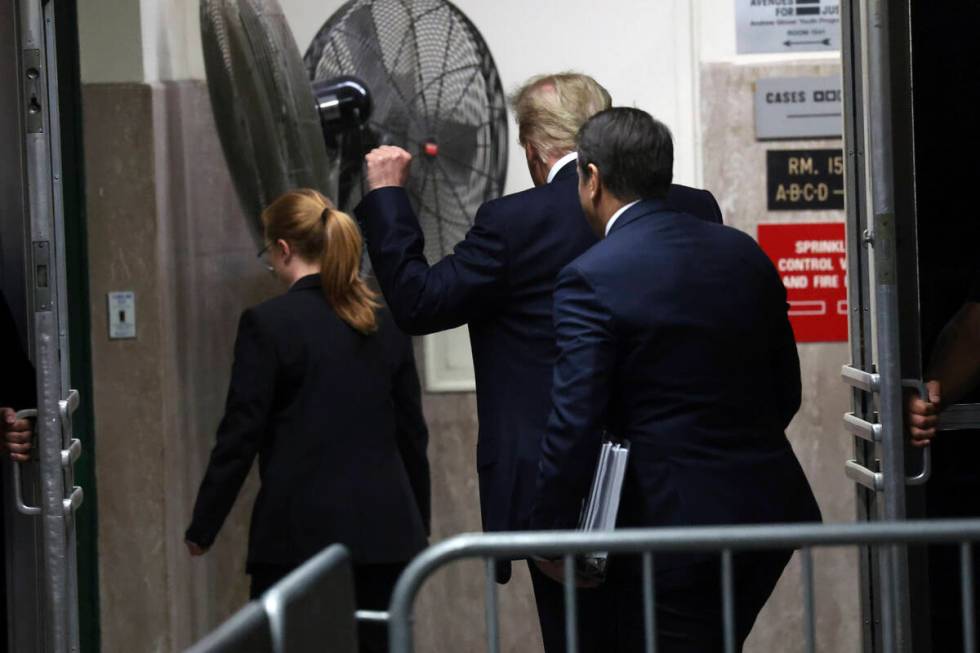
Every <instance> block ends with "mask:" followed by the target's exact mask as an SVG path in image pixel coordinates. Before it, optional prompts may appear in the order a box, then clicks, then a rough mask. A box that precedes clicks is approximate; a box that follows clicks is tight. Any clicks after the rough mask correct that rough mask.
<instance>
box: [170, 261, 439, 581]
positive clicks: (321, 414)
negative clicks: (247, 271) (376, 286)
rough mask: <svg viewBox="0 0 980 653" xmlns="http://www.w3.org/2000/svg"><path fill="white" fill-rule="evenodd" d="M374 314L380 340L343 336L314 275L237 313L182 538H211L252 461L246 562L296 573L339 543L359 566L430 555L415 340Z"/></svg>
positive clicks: (345, 331) (345, 330)
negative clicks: (213, 434) (255, 476)
mask: <svg viewBox="0 0 980 653" xmlns="http://www.w3.org/2000/svg"><path fill="white" fill-rule="evenodd" d="M378 317H379V325H380V329H379V331H378V332H377V333H375V334H372V335H369V336H364V335H361V334H360V333H358V332H357V331H355V330H354V329H352V328H351V327H350V326H348V325H347V324H346V323H345V322H343V321H342V320H341V319H340V318H338V317H337V315H336V314H335V313H334V311H333V309H331V308H330V306H329V304H328V303H327V301H326V298H325V297H324V296H323V291H322V289H321V286H320V277H319V275H311V276H308V277H303V278H302V279H300V280H299V281H297V282H296V283H295V284H294V285H293V287H292V288H290V290H289V292H287V293H286V294H284V295H281V296H279V297H276V298H274V299H271V300H269V301H267V302H264V303H262V304H259V305H258V306H256V307H254V308H251V309H248V310H247V311H245V313H244V314H243V315H242V318H241V322H240V324H239V327H238V339H237V341H236V343H235V362H234V366H233V367H232V373H231V386H230V389H229V391H228V402H227V406H226V408H225V416H224V418H223V419H222V420H221V425H220V426H219V427H218V437H217V443H216V444H215V446H214V450H213V451H212V453H211V461H210V463H209V464H208V469H207V473H206V474H205V476H204V480H203V482H202V483H201V489H200V492H199V493H198V497H197V503H196V505H195V506H194V519H193V522H192V523H191V526H190V528H189V529H188V530H187V538H188V539H189V540H190V541H192V542H196V543H198V544H201V545H204V546H208V545H210V544H211V542H212V541H213V540H214V538H215V535H217V533H218V530H219V529H220V528H221V525H222V523H223V522H224V520H225V517H226V516H227V515H228V512H229V510H230V509H231V507H232V504H233V503H234V501H235V497H236V495H237V494H238V491H239V489H240V488H241V485H242V483H243V481H244V480H245V477H246V475H247V474H248V471H249V469H250V468H251V466H252V461H253V459H254V458H255V455H256V453H257V454H258V457H259V475H260V478H261V489H260V490H259V495H258V498H257V499H256V501H255V507H254V510H253V512H252V525H251V529H250V536H249V552H248V563H249V565H253V564H256V563H261V564H276V565H295V564H298V563H301V562H303V561H304V560H306V559H307V558H309V557H311V556H312V555H313V554H315V553H316V552H318V551H319V550H320V549H322V548H323V547H325V546H327V545H329V544H332V543H334V542H340V543H343V544H345V545H347V546H348V547H349V548H350V549H351V552H352V555H353V557H354V560H355V561H356V562H359V563H384V562H400V561H405V560H408V559H410V558H411V557H412V556H414V555H415V554H416V553H418V552H419V551H420V550H421V549H422V548H424V547H425V545H426V533H427V531H428V524H429V466H428V461H427V459H426V444H427V441H428V431H427V430H426V426H425V421H424V419H423V417H422V410H421V403H420V394H421V392H420V388H419V382H418V375H417V373H416V370H415V360H414V357H413V353H412V344H411V340H410V339H409V338H408V337H407V336H405V335H404V334H402V333H401V332H399V331H398V330H397V328H395V325H394V324H393V323H392V321H391V318H390V315H389V314H388V313H387V312H384V311H383V312H381V313H380V314H379V316H378Z"/></svg>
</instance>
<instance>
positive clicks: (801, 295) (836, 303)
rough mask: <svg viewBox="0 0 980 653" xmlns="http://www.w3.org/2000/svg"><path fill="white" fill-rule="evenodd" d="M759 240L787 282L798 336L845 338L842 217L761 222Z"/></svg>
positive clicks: (791, 316)
mask: <svg viewBox="0 0 980 653" xmlns="http://www.w3.org/2000/svg"><path fill="white" fill-rule="evenodd" d="M759 245H760V246H761V247H762V249H763V250H764V251H765V252H766V254H768V255H769V258H770V259H772V262H773V265H775V266H776V270H778V271H779V276H780V277H781V278H782V280H783V285H784V286H786V297H787V301H788V302H789V321H790V323H792V325H793V333H795V334H796V341H797V342H842V341H846V340H847V248H846V246H845V243H844V223H842V222H824V223H810V224H760V225H759Z"/></svg>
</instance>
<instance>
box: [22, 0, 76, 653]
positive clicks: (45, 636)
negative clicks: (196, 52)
mask: <svg viewBox="0 0 980 653" xmlns="http://www.w3.org/2000/svg"><path fill="white" fill-rule="evenodd" d="M14 6H15V7H16V9H15V16H16V21H17V39H16V47H17V51H18V55H19V65H18V70H19V72H20V75H19V77H20V93H19V96H20V102H21V104H20V106H21V111H20V126H21V134H22V138H23V145H22V146H23V150H22V156H23V158H22V162H23V175H22V178H23V183H24V186H25V191H26V195H25V208H26V216H27V220H28V229H27V231H28V234H29V236H30V238H29V246H28V249H29V251H28V252H27V254H26V259H27V261H28V262H29V272H28V275H27V277H28V278H27V281H28V287H27V303H28V306H29V307H30V315H31V326H32V329H31V333H32V339H31V340H32V344H33V347H32V353H33V356H32V358H33V360H34V363H35V366H36V370H37V421H36V427H35V430H36V434H37V435H36V452H37V459H38V460H37V469H38V476H39V483H38V492H37V497H36V499H37V502H36V503H34V504H31V505H28V504H29V502H30V501H31V499H27V500H25V501H20V500H19V499H18V501H17V504H18V505H17V509H18V510H19V511H20V512H21V513H22V514H24V515H27V516H29V517H31V519H33V521H34V522H35V523H36V528H39V530H40V545H41V546H40V560H41V565H40V574H38V582H37V592H38V594H39V595H40V597H41V605H40V608H41V609H40V610H39V613H40V614H39V615H38V618H37V619H38V622H39V623H37V625H38V630H37V631H36V633H35V634H34V636H33V637H36V638H37V642H36V644H40V646H36V645H35V647H34V648H35V649H36V650H43V651H50V652H58V653H60V652H62V651H64V652H68V651H73V652H74V651H78V649H79V623H78V589H77V563H76V541H75V525H74V517H75V511H76V510H77V509H78V507H79V505H80V504H81V501H82V497H83V494H82V490H81V488H79V487H76V486H75V484H74V471H73V467H74V463H75V461H76V460H77V458H78V455H79V454H80V443H79V442H78V440H76V439H74V438H73V437H72V427H71V425H72V413H73V412H74V409H75V408H76V407H77V405H78V401H77V394H76V393H72V392H71V390H70V387H69V363H70V356H69V347H68V297H67V280H66V270H65V267H66V255H65V246H66V243H65V237H64V202H63V197H62V174H61V142H60V114H59V104H58V67H57V50H56V39H55V24H56V23H55V18H56V17H55V7H54V3H53V2H50V1H49V2H46V3H43V4H42V2H41V0H22V1H20V2H15V3H14ZM13 469H14V470H15V471H16V470H19V468H18V467H16V466H15V467H13ZM23 480H24V479H19V478H18V477H17V475H14V483H15V484H17V483H18V482H21V481H23ZM21 484H22V486H23V483H21ZM14 494H15V495H17V494H19V493H18V492H14Z"/></svg>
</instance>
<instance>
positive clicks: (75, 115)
mask: <svg viewBox="0 0 980 653" xmlns="http://www.w3.org/2000/svg"><path fill="white" fill-rule="evenodd" d="M54 3H55V4H54V7H55V17H56V21H57V24H56V32H57V36H56V39H57V49H58V97H59V102H60V105H61V106H60V107H59V108H60V115H61V151H62V179H63V183H62V189H63V194H64V210H65V252H66V261H65V264H66V276H67V279H68V324H69V331H68V334H69V348H70V351H71V363H70V375H71V384H72V387H73V388H74V389H76V390H78V392H79V395H80V398H81V403H80V404H79V407H78V412H77V413H76V414H75V417H74V419H73V420H72V423H73V426H74V432H75V437H76V438H78V439H79V440H80V441H81V443H82V457H81V458H79V459H78V462H77V463H76V465H75V482H76V483H77V484H78V485H79V486H81V487H82V488H83V489H84V490H85V501H84V502H83V503H82V506H81V508H80V509H79V511H78V512H77V513H76V517H75V528H76V534H77V538H78V620H79V630H80V644H81V653H98V651H99V650H100V629H99V567H98V519H97V511H96V506H97V501H96V496H97V495H96V484H95V449H96V446H95V445H96V443H95V419H94V415H93V412H92V344H91V343H92V340H91V319H90V312H89V285H88V246H87V237H86V235H87V229H86V219H85V175H84V160H85V159H84V150H83V143H82V113H81V106H82V85H81V72H80V70H79V64H78V60H79V48H78V13H77V8H76V4H75V2H74V0H54Z"/></svg>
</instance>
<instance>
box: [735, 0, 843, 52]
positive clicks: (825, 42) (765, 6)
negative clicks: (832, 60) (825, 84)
mask: <svg viewBox="0 0 980 653" xmlns="http://www.w3.org/2000/svg"><path fill="white" fill-rule="evenodd" d="M735 22H736V25H737V33H736V36H737V49H738V53H739V54H759V53H767V52H810V51H814V50H840V0H735Z"/></svg>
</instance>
